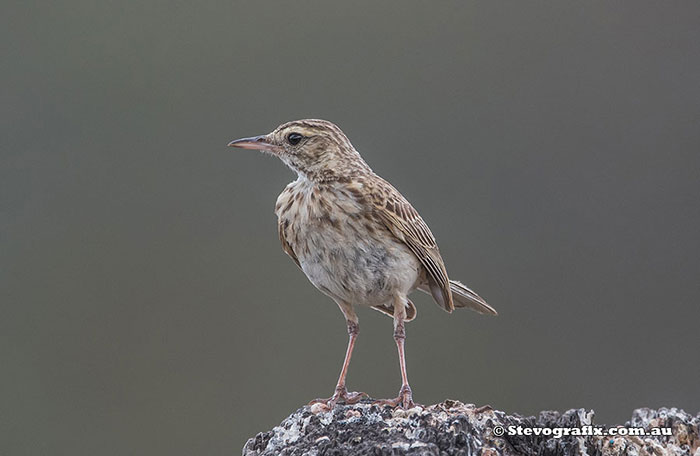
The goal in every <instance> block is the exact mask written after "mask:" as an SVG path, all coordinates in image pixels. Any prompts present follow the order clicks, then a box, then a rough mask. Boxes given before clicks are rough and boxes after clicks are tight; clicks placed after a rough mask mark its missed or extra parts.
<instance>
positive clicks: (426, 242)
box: [373, 181, 454, 312]
mask: <svg viewBox="0 0 700 456" xmlns="http://www.w3.org/2000/svg"><path fill="white" fill-rule="evenodd" d="M384 184H385V187H384V188H382V190H384V191H382V192H380V194H379V195H375V197H374V198H373V202H374V205H375V213H376V214H377V216H378V217H379V219H380V220H381V221H382V222H383V223H384V225H385V226H386V227H387V228H388V229H389V230H390V231H391V232H392V234H394V236H396V237H397V238H398V239H399V240H401V241H402V242H404V243H405V244H406V245H407V246H408V248H409V249H411V251H412V252H413V253H414V254H415V255H416V257H417V258H418V260H419V261H420V262H421V264H422V265H423V267H425V269H426V271H428V281H429V284H430V289H431V291H432V295H433V297H434V298H435V301H436V302H437V303H438V304H439V305H440V306H442V307H443V308H444V309H445V310H446V311H448V312H452V310H453V309H454V303H453V302H452V292H451V290H450V280H449V278H448V276H447V270H446V269H445V263H444V262H443V260H442V257H441V256H440V251H439V249H438V246H437V242H436V241H435V237H434V236H433V233H431V232H430V228H428V225H427V224H426V223H425V222H424V221H423V219H422V218H421V216H420V215H419V214H418V212H417V211H416V210H415V209H414V208H413V206H411V203H409V202H408V201H407V200H406V199H405V198H404V197H403V196H402V195H401V194H400V193H399V192H398V191H397V190H396V189H394V188H393V187H391V185H390V184H389V183H388V182H386V181H384Z"/></svg>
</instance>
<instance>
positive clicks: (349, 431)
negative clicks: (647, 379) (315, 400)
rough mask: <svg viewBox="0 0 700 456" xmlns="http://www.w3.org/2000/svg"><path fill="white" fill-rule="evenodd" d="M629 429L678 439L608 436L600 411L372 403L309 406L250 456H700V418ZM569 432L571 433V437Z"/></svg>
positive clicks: (249, 446)
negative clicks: (521, 411) (524, 411)
mask: <svg viewBox="0 0 700 456" xmlns="http://www.w3.org/2000/svg"><path fill="white" fill-rule="evenodd" d="M624 426H625V427H635V428H640V429H643V431H641V430H639V431H634V430H633V431H632V432H644V433H645V434H649V433H651V432H652V428H659V429H660V428H669V429H667V431H666V432H669V433H670V435H653V436H652V435H627V436H621V435H620V436H612V435H604V433H605V432H608V431H609V430H610V429H613V427H609V428H608V429H606V428H604V427H602V426H597V425H594V423H593V412H592V411H588V410H584V409H578V410H569V411H567V412H564V413H559V412H552V411H545V412H540V414H539V415H538V416H537V417H522V416H519V415H508V414H506V413H505V412H501V411H498V410H491V408H490V407H481V408H476V407H475V406H474V405H472V404H462V403H461V402H458V401H453V400H446V401H444V402H442V403H440V404H435V405H431V406H429V407H425V408H423V407H415V408H413V409H411V410H402V409H391V408H389V407H380V406H376V405H372V404H371V401H364V402H361V403H358V404H355V405H337V406H336V407H335V408H334V409H333V410H330V411H324V410H322V409H320V408H316V409H314V410H313V411H312V408H311V407H309V406H304V407H302V408H300V409H299V410H297V411H296V412H294V413H293V414H291V415H290V416H289V417H288V418H287V419H285V420H284V421H283V422H282V423H281V424H280V425H279V426H277V427H275V428H273V429H272V430H271V431H268V432H261V433H259V434H258V435H256V436H255V437H253V438H251V439H249V440H248V442H247V443H246V444H245V446H244V447H243V456H268V455H280V456H301V455H310V456H331V455H333V456H335V455H338V456H339V455H359V456H361V455H372V456H374V455H376V456H385V455H386V456H389V455H392V456H393V455H436V456H443V455H459V456H467V455H481V456H497V455H562V456H565V455H589V456H594V455H604V456H607V455H611V456H612V455H638V456H659V455H674V456H675V455H688V456H700V437H699V434H700V414H699V415H698V416H692V415H689V414H687V413H685V412H684V411H682V410H679V409H675V408H671V409H665V408H661V409H659V410H650V409H638V410H635V411H634V413H633V415H632V419H631V420H630V421H629V422H627V423H625V425H624ZM618 428H619V427H615V429H616V431H617V432H618V433H620V432H621V431H619V430H618ZM557 429H559V430H557ZM565 429H568V433H569V435H563V434H565V433H566V432H567V431H566V430H565ZM596 429H597V431H596ZM501 431H502V435H497V434H501ZM654 432H661V431H660V430H659V431H654ZM595 433H599V434H603V435H593V434H595ZM543 434H548V435H543ZM557 434H558V435H557Z"/></svg>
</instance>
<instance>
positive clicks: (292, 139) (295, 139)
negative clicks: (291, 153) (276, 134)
mask: <svg viewBox="0 0 700 456" xmlns="http://www.w3.org/2000/svg"><path fill="white" fill-rule="evenodd" d="M302 138H303V136H302V135H300V134H299V133H290V134H288V135H287V141H289V144H291V145H292V146H296V145H297V144H299V141H301V139H302Z"/></svg>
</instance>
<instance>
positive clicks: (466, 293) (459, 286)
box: [450, 280, 498, 315]
mask: <svg viewBox="0 0 700 456" xmlns="http://www.w3.org/2000/svg"><path fill="white" fill-rule="evenodd" d="M450 290H452V299H453V301H454V304H455V307H468V308H470V309H472V310H475V311H477V312H479V313H480V314H484V315H498V312H496V309H494V308H493V307H491V306H490V305H488V304H486V301H484V299H483V298H482V297H481V296H479V295H478V294H476V293H474V292H473V291H472V290H470V289H469V288H467V287H466V286H465V285H464V284H463V283H461V282H458V281H456V280H450Z"/></svg>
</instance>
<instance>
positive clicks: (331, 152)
mask: <svg viewBox="0 0 700 456" xmlns="http://www.w3.org/2000/svg"><path fill="white" fill-rule="evenodd" d="M228 145H229V146H232V147H240V148H242V149H256V150H261V151H263V152H267V153H270V154H272V155H275V156H277V157H279V158H280V159H281V160H282V161H283V162H284V163H286V164H287V166H289V167H290V168H292V169H293V170H294V171H296V172H297V173H298V174H299V175H302V176H304V177H306V178H308V179H309V180H312V181H319V182H324V181H325V182H327V181H333V180H337V179H342V178H350V177H352V176H353V175H357V174H360V173H367V172H370V170H369V166H367V164H366V163H365V162H364V160H362V157H360V154H359V153H358V152H357V151H356V150H355V148H354V147H353V146H352V144H351V143H350V141H349V140H348V138H347V136H345V133H343V131H342V130H341V129H340V128H338V127H337V126H336V125H335V124H333V123H331V122H328V121H326V120H318V119H305V120H295V121H292V122H287V123H284V124H282V125H280V126H279V127H277V128H275V129H274V130H273V131H272V132H271V133H268V134H266V135H262V136H253V137H250V138H242V139H237V140H235V141H231V142H230V143H229V144H228Z"/></svg>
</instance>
